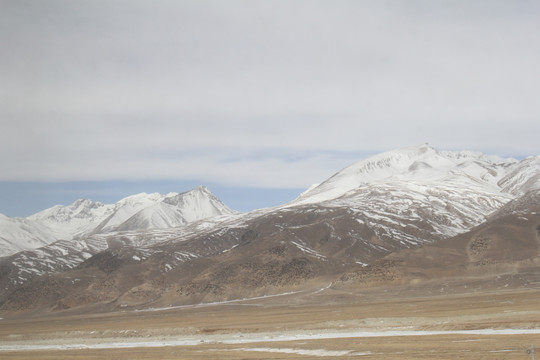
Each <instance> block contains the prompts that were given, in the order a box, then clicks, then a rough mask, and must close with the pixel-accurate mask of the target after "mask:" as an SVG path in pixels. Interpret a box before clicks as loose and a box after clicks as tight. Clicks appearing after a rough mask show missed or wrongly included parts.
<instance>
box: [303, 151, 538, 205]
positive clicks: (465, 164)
mask: <svg viewBox="0 0 540 360" xmlns="http://www.w3.org/2000/svg"><path fill="white" fill-rule="evenodd" d="M524 161H525V160H524ZM538 161H540V160H538V159H537V163H535V166H536V167H535V168H534V167H533V168H532V169H531V167H530V166H529V164H523V163H520V162H518V161H517V160H515V159H503V158H499V157H496V156H487V155H484V154H482V153H475V152H470V151H438V150H436V149H434V148H433V147H431V146H429V145H427V144H424V145H420V146H414V147H408V148H402V149H398V150H394V151H389V152H385V153H382V154H379V155H375V156H373V157H371V158H369V159H366V160H363V161H360V162H357V163H355V164H353V165H351V166H349V167H347V168H345V169H343V170H341V171H339V172H338V173H336V174H335V175H334V176H332V177H331V178H329V179H328V180H326V181H325V182H323V183H321V184H320V185H318V186H315V187H313V188H311V189H309V190H308V191H306V192H304V193H303V194H302V195H301V196H300V197H299V198H298V199H296V200H295V201H294V202H293V204H295V205H297V204H309V203H318V202H324V201H328V200H334V199H337V198H339V197H350V196H353V195H354V194H353V193H349V192H354V191H357V190H358V189H361V188H364V187H366V186H377V185H380V184H390V185H399V186H402V187H404V188H407V187H408V186H409V185H410V187H413V186H414V185H416V184H422V185H441V184H449V185H461V186H462V187H463V188H469V187H471V186H473V187H475V188H484V189H486V190H487V191H489V192H501V193H502V192H505V193H509V192H510V190H509V189H506V188H505V187H504V185H503V186H500V185H498V182H499V181H502V180H503V179H504V178H505V177H507V176H510V179H514V180H515V181H516V182H517V183H520V182H519V180H522V181H523V179H525V178H529V177H530V176H528V174H527V173H526V172H527V171H529V172H532V173H534V172H535V171H536V172H537V171H538V169H540V164H538ZM526 162H528V163H534V161H533V158H531V159H527V160H526ZM525 170H527V171H525ZM512 174H513V175H512ZM519 176H521V177H520V178H519V179H516V178H517V177H519ZM510 179H508V180H505V181H506V182H511V180H510ZM506 187H508V186H506ZM503 188H504V189H503Z"/></svg>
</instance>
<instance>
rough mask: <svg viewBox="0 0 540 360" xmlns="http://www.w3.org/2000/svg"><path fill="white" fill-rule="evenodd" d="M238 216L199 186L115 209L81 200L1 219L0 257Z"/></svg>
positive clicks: (132, 199) (126, 200)
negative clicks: (114, 234) (75, 241)
mask: <svg viewBox="0 0 540 360" xmlns="http://www.w3.org/2000/svg"><path fill="white" fill-rule="evenodd" d="M235 213H236V212H235V211H233V210H231V209H229V208H228V207H227V206H226V205H225V204H223V203H222V202H221V201H220V200H219V199H218V198H217V197H216V196H214V195H213V194H212V193H211V192H210V190H208V189H207V188H206V187H204V186H201V187H198V188H196V189H193V190H191V191H188V192H184V193H169V194H167V195H161V194H158V193H154V194H146V193H141V194H137V195H133V196H129V197H127V198H124V199H122V200H120V201H119V202H117V203H116V204H101V203H99V202H94V201H92V200H87V199H80V200H77V201H75V202H74V203H73V204H71V205H68V206H63V205H57V206H54V207H52V208H50V209H47V210H43V211H41V212H39V213H37V214H34V215H32V216H29V217H27V218H11V217H9V216H5V215H2V214H0V257H2V256H8V255H11V254H14V253H17V252H19V251H21V250H28V249H36V248H39V247H42V246H45V245H48V244H51V243H53V242H55V241H58V240H71V239H73V238H81V239H82V238H83V237H87V236H90V235H93V234H104V233H110V232H115V231H140V230H149V229H168V228H173V227H177V226H181V225H185V224H188V223H191V222H194V221H196V220H202V219H206V218H210V217H214V216H219V215H230V214H235Z"/></svg>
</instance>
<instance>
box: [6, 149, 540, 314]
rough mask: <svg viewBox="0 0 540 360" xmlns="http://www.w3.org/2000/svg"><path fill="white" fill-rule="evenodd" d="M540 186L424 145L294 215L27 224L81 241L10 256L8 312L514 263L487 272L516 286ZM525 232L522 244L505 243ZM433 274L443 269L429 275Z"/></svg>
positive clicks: (534, 251) (126, 211)
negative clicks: (512, 279) (424, 257)
mask: <svg viewBox="0 0 540 360" xmlns="http://www.w3.org/2000/svg"><path fill="white" fill-rule="evenodd" d="M539 179H540V157H538V156H536V157H529V158H526V159H524V160H521V161H518V160H515V159H503V158H499V157H495V156H488V155H485V154H481V153H475V152H469V151H439V150H436V149H434V148H432V147H430V146H429V145H420V146H415V147H409V148H403V149H398V150H394V151H389V152H386V153H383V154H379V155H376V156H374V157H372V158H369V159H366V160H362V161H360V162H357V163H355V164H353V165H351V166H349V167H347V168H345V169H343V170H342V171H340V172H338V173H336V174H335V175H334V176H332V177H331V178H330V179H328V180H326V181H324V182H322V183H321V184H320V185H317V186H313V187H311V188H310V189H309V190H307V191H306V192H304V193H302V194H301V195H300V196H299V197H298V198H297V199H296V200H294V201H292V202H290V203H288V204H284V205H282V206H277V207H274V208H267V209H260V210H256V211H253V212H250V213H234V212H233V211H231V210H230V209H228V208H226V206H224V205H223V204H222V203H221V202H220V201H219V200H218V199H216V198H215V197H213V196H212V195H211V194H210V193H209V192H208V191H207V190H206V189H205V188H199V189H196V190H194V191H192V192H188V193H184V194H180V195H178V194H174V195H171V194H169V195H165V196H163V195H157V194H153V195H146V194H144V195H136V196H133V197H129V198H127V199H124V200H122V201H120V202H119V203H118V204H116V205H102V204H97V203H92V202H90V201H80V202H77V203H76V204H73V205H72V206H71V207H57V208H53V209H49V210H46V211H44V212H41V213H38V214H36V215H34V216H32V217H30V219H23V220H28V221H30V220H32V221H36V222H38V223H40V224H41V225H43V226H47V227H48V228H49V229H52V230H54V229H59V230H56V233H55V234H60V233H61V231H67V230H66V229H70V230H69V232H68V233H69V235H71V236H72V238H65V239H64V240H61V241H56V242H53V243H48V245H46V246H43V247H41V248H38V249H33V250H32V249H30V250H27V251H23V252H18V253H14V254H12V255H11V256H8V257H4V258H3V259H2V260H1V261H0V269H1V271H0V288H2V289H4V291H3V292H2V294H1V295H0V306H1V308H2V309H4V310H5V311H21V310H29V309H33V310H35V311H38V310H39V311H43V310H46V309H49V310H51V309H56V310H60V309H70V308H78V307H81V306H89V305H92V306H98V307H99V308H100V309H101V310H107V309H109V310H110V309H117V308H126V307H128V308H129V307H133V308H143V307H155V306H158V307H159V306H169V305H180V304H193V303H200V302H211V301H221V300H230V299H237V298H244V297H252V296H261V295H265V294H266V295H268V294H274V293H282V292H286V291H296V290H299V289H305V288H310V287H311V288H313V287H314V288H317V287H320V286H330V285H329V284H333V285H332V286H335V287H343V286H347V287H352V288H355V287H359V286H360V287H362V286H372V285H370V284H374V283H376V284H378V283H388V284H394V285H395V284H396V283H400V282H401V281H405V280H403V279H407V280H406V281H413V280H414V281H417V280H418V281H424V280H425V281H427V280H429V279H432V278H433V277H436V276H437V274H439V275H441V274H445V276H446V275H449V274H458V273H459V274H461V275H460V276H468V274H469V273H467V271H468V269H473V268H474V271H475V274H478V273H479V272H478V271H479V270H478V268H477V267H476V265H475V264H476V263H478V262H479V261H480V262H481V261H489V262H490V264H493V263H494V262H504V264H503V265H504V266H503V265H500V264H499V265H500V266H492V267H489V268H482V269H484V270H485V271H487V272H486V274H487V275H486V276H488V275H489V276H491V275H493V274H497V276H502V275H501V274H503V273H504V274H507V275H508V274H509V273H511V272H512V271H514V272H515V271H518V269H522V268H521V267H520V266H521V265H519V264H517V263H515V262H517V261H525V260H528V261H530V263H529V264H528V265H527V266H529V268H530V267H534V266H537V264H536V263H535V261H536V260H534V259H535V258H536V257H537V255H538V248H539V247H538V235H537V230H536V229H537V227H538V226H539V225H540V222H539V221H540V218H539V217H538V216H537V211H538V210H539V209H538V205H537V204H538V202H537V200H538V198H539V193H540V182H539V181H538V180H539ZM68 208H69V210H68ZM80 219H88V220H87V222H86V223H85V222H84V221H80ZM498 219H504V221H503V220H498ZM520 219H521V220H520ZM13 220H14V221H15V220H17V219H13ZM19 220H20V219H19ZM63 221H65V222H66V223H67V224H68V225H67V226H66V227H60V225H61V224H62V222H63ZM520 221H521V222H522V223H520ZM520 224H521V225H520ZM495 228H497V231H495V230H493V229H495ZM482 229H484V230H482ZM513 232H516V234H521V235H519V236H518V235H516V237H515V238H516V239H518V240H512V239H514V238H513V237H512V236H506V235H493V234H505V233H508V234H512V233H513ZM494 236H495V237H494ZM519 239H521V240H519ZM44 241H46V240H44ZM512 241H517V242H518V243H519V244H518V243H516V245H515V246H513V245H512V244H513V243H512ZM439 244H440V245H439ZM460 244H461V245H460ZM32 245H33V244H30V245H29V246H32ZM415 249H418V250H415ZM421 249H426V250H421ZM448 249H450V250H448ZM452 249H453V250H452ZM403 251H405V252H407V251H409V252H411V251H412V254H415V253H414V251H417V252H418V254H424V253H426V254H429V259H432V260H431V262H430V263H426V262H425V261H424V260H422V261H423V262H422V261H420V259H422V256H412V257H410V259H409V258H407V256H405V255H402V254H405V253H403ZM422 251H424V253H422ZM456 251H457V252H459V253H460V254H461V255H459V256H461V257H459V256H458V257H457V258H456V257H455V256H457V255H456V253H455V252H456ZM502 253H504V254H505V255H504V256H502V255H500V254H502ZM449 254H450V255H451V254H454V255H455V256H454V255H452V256H450V255H449ZM412 259H416V260H412ZM452 259H457V260H456V262H453V261H454V260H452ZM513 262H514V263H513ZM422 264H424V265H425V268H422V266H423V265H422ZM459 264H462V265H463V264H465V265H463V267H462V268H461V269H460V271H461V272H457V271H456V267H459ZM420 268H421V269H420ZM430 268H431V269H433V268H437V269H438V270H437V271H434V272H433V273H432V274H431V275H429V274H427V272H428V270H427V269H430ZM415 269H416V270H415ZM418 269H420V270H418ZM422 269H423V270H422ZM486 269H488V270H486ZM529 273H531V274H532V273H534V272H529ZM415 274H416V275H415ZM422 274H424V275H422ZM493 276H494V275H493ZM531 276H532V275H531ZM35 294H42V295H43V296H39V297H36V295H35Z"/></svg>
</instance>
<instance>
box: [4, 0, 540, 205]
mask: <svg viewBox="0 0 540 360" xmlns="http://www.w3.org/2000/svg"><path fill="white" fill-rule="evenodd" d="M0 45H1V49H2V55H1V56H0V124H1V131H0V169H1V171H0V201H2V202H3V204H0V212H2V213H7V214H9V215H12V214H13V215H19V214H23V213H24V210H20V209H19V210H17V211H15V210H10V208H9V206H8V203H9V204H14V203H16V202H17V201H16V200H17V197H16V196H22V195H21V192H22V191H23V190H24V189H26V190H24V192H25V193H26V194H27V196H26V197H28V191H30V190H32V191H36V192H37V193H39V191H38V190H36V189H40V186H42V187H43V186H45V185H44V184H48V185H47V186H48V187H47V186H45V188H49V189H50V187H51V186H53V185H54V186H59V185H58V184H67V183H69V184H72V186H73V184H77V186H78V189H79V188H80V191H79V192H77V194H76V195H77V196H79V195H81V196H84V197H90V198H92V194H93V193H92V191H90V190H88V191H86V193H85V191H84V184H89V183H91V184H94V185H95V186H94V187H100V188H101V190H103V187H108V189H109V190H108V191H109V193H112V192H113V190H110V189H111V188H114V186H111V185H110V184H116V185H118V184H122V183H123V184H125V182H126V181H129V182H133V181H136V182H137V183H138V184H140V185H141V186H140V187H138V188H133V189H132V188H129V187H127V188H126V187H124V188H123V189H124V193H126V192H127V191H128V188H129V190H139V189H140V191H144V184H145V183H146V184H154V185H155V184H159V183H161V184H165V183H166V184H169V185H167V186H170V187H174V185H172V184H175V183H176V184H181V186H184V185H185V186H191V184H214V186H215V187H217V188H219V189H226V188H229V189H233V188H234V189H236V190H238V191H237V194H240V193H241V191H239V189H243V188H250V189H256V188H264V189H267V190H268V189H274V190H276V191H277V190H278V189H281V190H283V191H289V192H288V193H287V194H288V195H287V196H292V195H290V194H292V193H293V192H294V191H292V189H295V191H296V190H299V189H302V188H306V187H308V186H309V185H311V184H312V183H316V182H320V181H323V180H324V179H326V178H327V177H329V176H330V175H332V174H333V173H334V172H335V171H338V170H339V169H341V168H342V167H344V166H347V165H349V164H350V163H353V162H355V161H357V160H361V159H363V158H365V157H368V156H370V155H373V154H375V153H378V152H382V151H386V150H391V149H394V148H399V147H402V146H410V145H417V144H420V143H424V142H429V143H430V144H431V145H433V146H434V147H436V148H439V149H445V150H457V149H460V150H461V149H468V150H476V151H482V152H485V153H489V154H495V155H501V156H514V157H522V156H527V155H538V154H540V141H539V134H540V66H539V65H538V64H540V2H538V1H534V0H530V1H526V0H522V1H520V0H506V1H497V0H486V1H482V0H475V1H471V0H463V1H461V0H454V1H444V0H438V1H432V0H425V1H422V0H407V1H405V0H395V1H385V0H374V1H362V0H351V1H341V0H332V1H330V0H328V1H316V0H310V1H307V0H306V1H304V0H287V1H279V0H266V1H257V0H245V1H239V0H229V1H223V0H219V1H217V0H216V1H204V0H202V1H201V0H192V1H163V0H161V1H160V0H157V1H155V0H154V1H150V0H148V1H137V0H127V1H116V0H106V1H99V0H87V1H85V0H77V1H72V0H63V1H52V0H42V1H24V0H13V1H10V0H3V1H1V2H0ZM165 180H166V181H165ZM96 184H101V185H99V186H97V185H96ZM106 184H109V185H106ZM154 185H153V186H149V189H148V192H150V191H153V190H152V189H154V188H156V189H159V190H161V189H163V190H162V191H164V192H167V191H184V190H188V189H183V188H182V189H180V188H170V189H165V187H166V186H165V185H162V186H161V187H160V186H154ZM176 186H178V187H180V185H176ZM60 187H61V186H60ZM14 189H15V190H14ZM211 190H213V189H212V188H211ZM96 191H97V190H96ZM94 192H95V191H94ZM124 193H122V194H121V193H120V192H117V193H115V194H117V196H120V195H122V196H123V195H125V194H124ZM17 194H18V195H17ZM276 194H277V193H276ZM8 195H9V196H8ZM218 195H219V194H218ZM36 196H39V195H36ZM42 196H43V195H42ZM48 196H51V194H49V195H48ZM74 196H75V195H74ZM111 196H112V197H111V199H112V198H114V195H111ZM235 196H239V195H235ZM119 198H120V197H118V199H116V201H117V200H119ZM276 199H277V198H274V200H276ZM51 201H53V200H51ZM61 201H63V200H58V202H61ZM66 201H67V200H66ZM69 201H71V200H69ZM263 205H264V204H263ZM28 206H30V205H28ZM34 206H35V205H34ZM253 206H259V204H257V205H253ZM247 208H249V206H247V207H246V209H247ZM28 209H30V208H28ZM10 211H11V213H10ZM28 211H30V210H27V212H28ZM13 212H17V213H16V214H14V213H13ZM26 215H28V214H26Z"/></svg>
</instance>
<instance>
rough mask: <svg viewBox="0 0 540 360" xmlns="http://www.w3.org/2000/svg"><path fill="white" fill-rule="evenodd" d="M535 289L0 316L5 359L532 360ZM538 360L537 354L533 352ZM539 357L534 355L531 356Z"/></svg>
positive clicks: (336, 294) (290, 297) (381, 293)
mask: <svg viewBox="0 0 540 360" xmlns="http://www.w3.org/2000/svg"><path fill="white" fill-rule="evenodd" d="M539 299H540V289H525V288H514V289H508V290H504V291H501V290H498V291H478V292H469V293H462V294H438V295H428V296H423V295H422V294H418V293H416V294H408V293H406V292H402V293H400V292H399V289H394V291H388V290H387V289H382V288H381V289H372V290H371V291H365V292H348V291H345V290H343V289H341V290H339V289H333V288H331V287H330V288H325V289H320V290H317V291H305V292H302V293H295V294H285V295H283V296H274V297H268V298H262V299H261V298H259V299H253V300H250V299H246V300H241V301H237V302H229V303H223V304H208V305H199V306H184V307H177V308H171V309H153V310H147V311H125V312H115V313H101V314H98V313H86V314H85V313H82V312H80V313H77V311H76V310H73V311H70V312H62V313H49V314H40V315H33V316H22V315H20V316H15V317H10V318H5V319H2V320H0V349H1V351H0V357H1V358H2V359H116V360H121V359H307V358H318V359H319V358H320V359H342V358H361V359H530V358H531V357H532V354H530V351H531V347H532V346H538V347H540V331H539V330H538V329H540V301H539ZM539 355H540V352H539ZM537 356H538V355H537Z"/></svg>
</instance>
